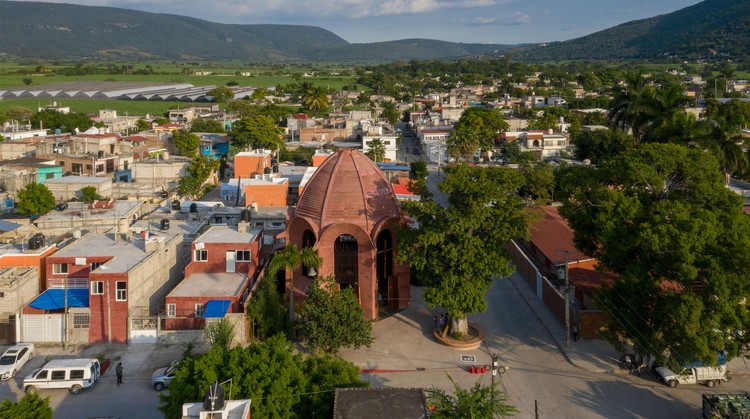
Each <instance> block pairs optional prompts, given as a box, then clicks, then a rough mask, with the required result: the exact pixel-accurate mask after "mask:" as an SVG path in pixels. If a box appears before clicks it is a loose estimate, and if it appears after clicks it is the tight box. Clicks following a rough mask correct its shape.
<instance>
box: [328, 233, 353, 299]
mask: <svg viewBox="0 0 750 419" xmlns="http://www.w3.org/2000/svg"><path fill="white" fill-rule="evenodd" d="M358 256H359V245H358V244H357V239H355V238H354V237H353V236H350V235H348V234H342V235H340V236H338V237H337V238H336V241H335V242H334V244H333V263H334V270H333V274H334V276H335V278H336V283H337V284H338V286H339V288H340V289H345V288H349V287H351V288H353V290H354V293H355V294H356V295H357V297H359V257H358Z"/></svg>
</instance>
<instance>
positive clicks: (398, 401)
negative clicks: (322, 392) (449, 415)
mask: <svg viewBox="0 0 750 419" xmlns="http://www.w3.org/2000/svg"><path fill="white" fill-rule="evenodd" d="M427 417H428V416H427V408H426V403H425V398H424V394H423V392H422V389H419V388H337V389H336V395H335V396H334V401H333V418H334V419H348V418H358V419H380V418H389V419H421V418H427Z"/></svg>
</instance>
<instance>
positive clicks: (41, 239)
mask: <svg viewBox="0 0 750 419" xmlns="http://www.w3.org/2000/svg"><path fill="white" fill-rule="evenodd" d="M34 237H36V238H37V240H38V241H39V247H44V245H45V244H46V243H45V242H46V239H45V238H44V234H42V233H36V234H34Z"/></svg>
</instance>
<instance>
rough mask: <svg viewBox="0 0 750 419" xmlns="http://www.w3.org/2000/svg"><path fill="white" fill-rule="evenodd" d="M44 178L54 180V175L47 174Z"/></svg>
mask: <svg viewBox="0 0 750 419" xmlns="http://www.w3.org/2000/svg"><path fill="white" fill-rule="evenodd" d="M45 177H46V178H47V179H54V178H55V174H54V173H47V174H46V175H45Z"/></svg>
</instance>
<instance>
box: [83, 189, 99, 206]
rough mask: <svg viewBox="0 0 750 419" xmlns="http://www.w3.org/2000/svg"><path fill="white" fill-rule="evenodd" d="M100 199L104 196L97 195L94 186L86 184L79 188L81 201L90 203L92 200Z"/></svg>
mask: <svg viewBox="0 0 750 419" xmlns="http://www.w3.org/2000/svg"><path fill="white" fill-rule="evenodd" d="M102 199H104V197H103V196H101V195H99V191H97V189H96V186H86V187H84V188H82V189H81V202H85V203H87V204H90V203H92V202H94V201H101V200H102Z"/></svg>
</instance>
